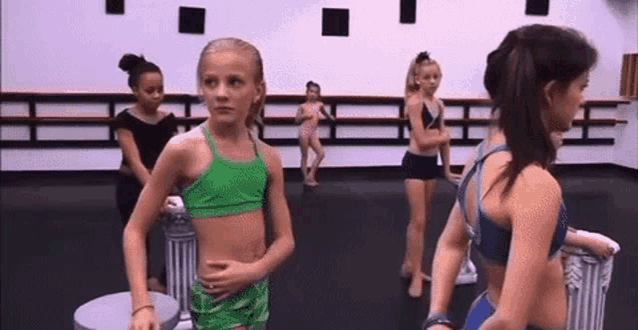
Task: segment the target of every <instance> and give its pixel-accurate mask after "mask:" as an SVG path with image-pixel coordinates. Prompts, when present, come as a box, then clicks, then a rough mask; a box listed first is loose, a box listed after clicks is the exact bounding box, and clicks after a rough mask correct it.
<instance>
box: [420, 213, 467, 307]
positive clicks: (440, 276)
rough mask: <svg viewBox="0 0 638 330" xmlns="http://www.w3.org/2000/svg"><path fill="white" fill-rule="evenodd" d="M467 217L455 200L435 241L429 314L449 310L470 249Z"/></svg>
mask: <svg viewBox="0 0 638 330" xmlns="http://www.w3.org/2000/svg"><path fill="white" fill-rule="evenodd" d="M464 222H465V220H464V219H463V214H462V213H461V208H460V206H459V202H458V201H457V202H456V203H454V207H452V211H451V212H450V215H449V217H448V220H447V223H446V224H445V228H444V229H443V232H442V233H441V236H440V237H439V240H438V241H437V243H436V252H435V253H434V261H433V262H432V289H431V293H430V314H434V313H445V312H447V309H448V306H449V304H450V298H451V297H452V292H453V291H454V282H455V280H456V277H457V276H458V274H459V269H460V268H461V264H462V263H463V259H464V258H465V256H466V254H467V249H468V248H469V242H470V240H469V237H468V236H467V233H466V232H465V228H463V227H464V226H465V223H464Z"/></svg>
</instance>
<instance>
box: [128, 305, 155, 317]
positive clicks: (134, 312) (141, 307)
mask: <svg viewBox="0 0 638 330" xmlns="http://www.w3.org/2000/svg"><path fill="white" fill-rule="evenodd" d="M144 308H152V309H155V306H153V304H146V305H142V306H140V307H138V308H136V309H135V310H134V311H133V313H131V316H135V314H137V312H139V311H141V310H142V309H144Z"/></svg>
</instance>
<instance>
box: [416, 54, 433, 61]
mask: <svg viewBox="0 0 638 330" xmlns="http://www.w3.org/2000/svg"><path fill="white" fill-rule="evenodd" d="M424 60H426V61H429V60H430V53H428V52H420V53H419V55H417V56H416V63H419V64H420V63H421V62H423V61H424Z"/></svg>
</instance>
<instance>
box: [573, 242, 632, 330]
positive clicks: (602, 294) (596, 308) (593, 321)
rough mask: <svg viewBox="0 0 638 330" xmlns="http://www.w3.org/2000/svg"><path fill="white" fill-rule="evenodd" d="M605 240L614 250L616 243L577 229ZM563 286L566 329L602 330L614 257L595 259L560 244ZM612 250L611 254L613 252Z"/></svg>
mask: <svg viewBox="0 0 638 330" xmlns="http://www.w3.org/2000/svg"><path fill="white" fill-rule="evenodd" d="M579 232H580V233H581V234H584V235H593V236H595V237H596V238H597V239H600V240H603V241H607V242H608V243H609V244H610V245H612V246H613V247H614V251H615V252H618V251H619V250H620V246H619V245H618V243H616V242H614V241H613V240H611V239H610V238H608V237H605V236H603V235H600V234H597V233H589V232H585V231H579ZM561 252H562V256H563V258H564V263H565V285H566V286H567V306H568V309H567V311H568V314H567V329H568V330H602V329H603V320H604V318H605V299H606V296H607V290H608V289H609V284H610V283H611V272H612V270H613V265H614V257H613V256H611V257H610V258H609V259H599V258H597V257H595V256H593V255H592V254H591V253H589V252H588V251H585V250H583V249H580V248H577V247H573V246H563V248H562V251H561ZM615 252H614V253H615Z"/></svg>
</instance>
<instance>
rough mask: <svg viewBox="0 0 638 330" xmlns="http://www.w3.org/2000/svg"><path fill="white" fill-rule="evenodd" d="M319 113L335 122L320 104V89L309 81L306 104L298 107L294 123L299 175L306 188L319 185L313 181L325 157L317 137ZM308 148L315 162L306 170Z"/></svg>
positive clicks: (321, 103)
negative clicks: (296, 127)
mask: <svg viewBox="0 0 638 330" xmlns="http://www.w3.org/2000/svg"><path fill="white" fill-rule="evenodd" d="M320 113H322V114H323V115H324V116H326V117H327V118H328V119H330V120H331V121H335V119H334V117H333V116H331V115H330V114H329V113H328V112H327V111H326V109H325V108H324V104H323V102H321V87H319V84H317V83H315V82H313V81H309V82H308V83H307V84H306V102H304V103H302V104H300V105H299V109H298V110H297V115H296V116H295V123H297V124H301V125H300V126H299V147H300V148H301V174H302V175H303V184H305V185H308V186H317V185H319V183H318V182H317V180H316V179H315V174H316V173H317V169H318V168H319V164H320V163H321V161H322V160H323V158H324V157H325V155H326V154H325V152H324V150H323V146H321V142H320V141H319V137H318V136H317V126H318V125H319V119H320V116H321V115H320ZM308 147H310V148H312V150H313V151H314V152H315V155H316V157H315V161H314V162H313V163H312V166H311V167H310V170H308Z"/></svg>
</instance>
